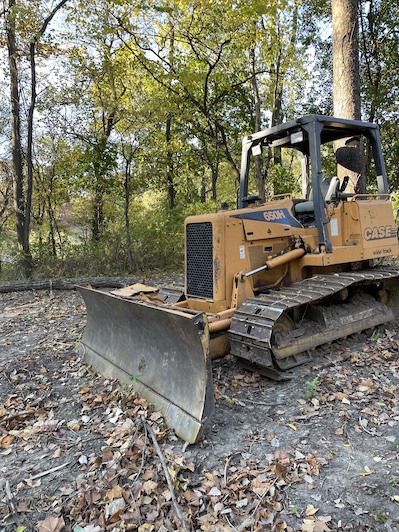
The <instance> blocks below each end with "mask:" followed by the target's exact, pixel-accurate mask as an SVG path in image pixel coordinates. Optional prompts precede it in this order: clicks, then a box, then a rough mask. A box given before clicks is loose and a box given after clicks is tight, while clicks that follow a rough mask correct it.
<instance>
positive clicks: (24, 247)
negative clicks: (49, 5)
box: [4, 0, 67, 277]
mask: <svg viewBox="0 0 399 532" xmlns="http://www.w3.org/2000/svg"><path fill="white" fill-rule="evenodd" d="M66 2H67V0H61V1H60V2H59V3H58V4H56V5H55V6H54V8H53V9H52V10H51V12H50V13H49V14H48V15H47V16H45V17H43V14H42V10H43V6H40V5H39V6H38V5H36V6H35V7H36V8H37V11H36V12H33V10H32V7H33V6H32V5H31V6H27V5H24V4H23V2H21V3H17V0H8V5H6V8H5V11H4V17H5V34H6V42H7V51H8V70H9V77H10V100H11V142H12V161H13V173H14V179H13V181H14V186H13V190H14V209H15V218H16V232H17V239H18V245H19V247H20V250H21V252H22V256H23V268H24V273H25V276H26V277H30V276H31V270H32V256H31V251H30V242H29V237H30V221H31V208H32V191H33V118H34V111H35V105H36V83H37V82H36V52H37V46H38V43H39V41H40V39H41V38H42V37H43V35H44V33H45V32H46V30H47V28H48V25H49V24H50V22H51V21H52V20H53V18H54V16H55V15H56V13H57V12H58V11H59V10H60V9H61V8H62V6H63V5H64V4H65V3H66ZM32 14H33V18H32ZM35 17H37V18H35ZM42 17H43V18H42ZM27 19H28V22H27ZM24 56H28V59H29V65H30V93H31V94H30V104H29V107H28V112H27V115H28V123H27V132H26V136H27V141H26V146H25V148H26V149H24V143H23V140H22V135H23V131H22V116H21V113H22V109H21V107H22V106H21V86H20V84H21V78H22V67H21V62H22V59H23V58H24ZM25 168H26V172H25Z"/></svg>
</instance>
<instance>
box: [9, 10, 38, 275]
mask: <svg viewBox="0 0 399 532" xmlns="http://www.w3.org/2000/svg"><path fill="white" fill-rule="evenodd" d="M15 10H16V0H9V3H8V14H7V19H6V34H7V50H8V66H9V72H10V96H11V144H12V161H13V173H14V176H13V190H14V210H15V221H16V232H17V240H18V246H19V248H20V251H21V252H22V254H23V267H24V274H25V276H26V277H27V278H29V277H30V276H31V271H32V259H31V254H30V249H29V235H28V238H26V237H27V233H26V217H25V193H24V167H23V154H22V140H21V102H20V87H19V72H18V63H17V55H18V50H17V45H16V26H15Z"/></svg>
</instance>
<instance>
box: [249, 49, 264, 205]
mask: <svg viewBox="0 0 399 532" xmlns="http://www.w3.org/2000/svg"><path fill="white" fill-rule="evenodd" d="M249 59H250V69H251V84H252V96H253V99H254V107H255V133H257V132H258V131H260V127H261V124H260V121H261V105H260V96H259V87H258V80H257V79H256V57H255V48H251V49H250V51H249ZM255 177H256V183H257V185H258V193H259V196H260V197H261V198H262V201H265V197H266V192H265V176H264V174H262V164H261V158H260V156H259V157H255Z"/></svg>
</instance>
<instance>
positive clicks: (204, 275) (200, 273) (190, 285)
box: [186, 222, 213, 299]
mask: <svg viewBox="0 0 399 532" xmlns="http://www.w3.org/2000/svg"><path fill="white" fill-rule="evenodd" d="M212 244H213V235H212V223H211V222H202V223H196V224H187V226H186V250H187V269H186V275H187V279H186V282H187V295H189V296H197V297H206V298H208V299H212V298H213V247H212Z"/></svg>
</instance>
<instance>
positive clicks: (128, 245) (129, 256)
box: [124, 158, 133, 273]
mask: <svg viewBox="0 0 399 532" xmlns="http://www.w3.org/2000/svg"><path fill="white" fill-rule="evenodd" d="M130 165H131V159H130V160H129V159H127V158H126V159H125V180H124V190H125V203H124V215H125V234H126V250H127V260H128V263H129V273H132V271H133V252H132V237H131V235H130V215H129V209H130V177H131V169H130Z"/></svg>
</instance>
